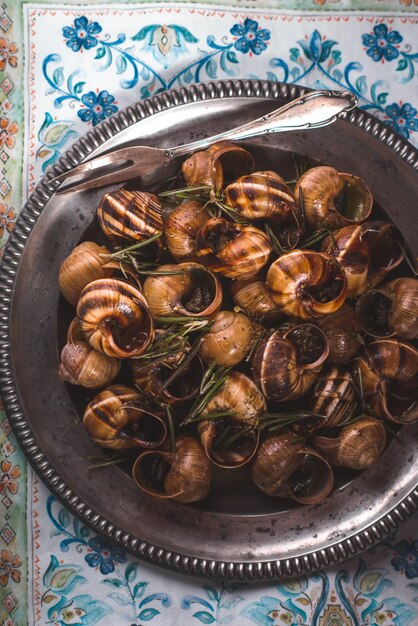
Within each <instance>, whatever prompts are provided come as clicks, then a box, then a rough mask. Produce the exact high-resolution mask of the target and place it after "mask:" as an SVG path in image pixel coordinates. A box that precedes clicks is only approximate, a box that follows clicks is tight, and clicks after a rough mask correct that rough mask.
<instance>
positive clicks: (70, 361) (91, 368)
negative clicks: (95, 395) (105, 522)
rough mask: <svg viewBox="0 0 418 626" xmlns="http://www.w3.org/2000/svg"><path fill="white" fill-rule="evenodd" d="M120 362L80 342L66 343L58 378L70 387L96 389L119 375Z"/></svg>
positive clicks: (62, 352)
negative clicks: (70, 385)
mask: <svg viewBox="0 0 418 626" xmlns="http://www.w3.org/2000/svg"><path fill="white" fill-rule="evenodd" d="M120 366H121V363H120V360H119V359H116V358H114V357H111V356H107V355H106V354H102V353H101V352H97V350H93V348H92V347H91V346H89V344H88V343H86V342H85V341H82V340H77V341H74V342H69V343H66V344H65V346H64V347H63V349H62V351H61V362H60V365H59V368H58V376H59V377H60V379H61V380H63V381H65V382H66V383H71V384H72V385H81V386H82V387H87V388H88V389H98V388H99V387H105V386H106V385H109V384H110V383H111V382H112V380H113V379H114V378H115V377H116V376H117V375H118V374H119V370H120Z"/></svg>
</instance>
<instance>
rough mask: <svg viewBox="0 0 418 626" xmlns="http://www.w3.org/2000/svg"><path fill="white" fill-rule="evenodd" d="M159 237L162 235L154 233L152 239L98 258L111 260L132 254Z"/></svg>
mask: <svg viewBox="0 0 418 626" xmlns="http://www.w3.org/2000/svg"><path fill="white" fill-rule="evenodd" d="M161 236H162V233H156V234H155V235H152V237H148V239H143V240H142V241H137V242H136V243H134V244H132V245H131V246H127V247H126V248H119V249H118V250H116V252H112V253H111V254H101V255H100V256H105V257H111V258H112V259H117V258H119V257H120V256H123V255H125V254H129V253H131V252H134V251H135V250H139V249H140V248H143V247H144V246H148V244H150V243H152V242H153V241H156V240H157V239H159V238H160V237H161Z"/></svg>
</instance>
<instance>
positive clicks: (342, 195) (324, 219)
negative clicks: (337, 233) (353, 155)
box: [295, 165, 373, 229]
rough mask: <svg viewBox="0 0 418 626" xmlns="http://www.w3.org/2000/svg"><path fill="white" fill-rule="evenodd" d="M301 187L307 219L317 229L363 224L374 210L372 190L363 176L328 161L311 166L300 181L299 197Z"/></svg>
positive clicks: (298, 185) (298, 186) (297, 184)
mask: <svg viewBox="0 0 418 626" xmlns="http://www.w3.org/2000/svg"><path fill="white" fill-rule="evenodd" d="M300 190H302V194H303V206H304V209H305V217H306V221H307V223H308V225H309V226H310V227H311V228H313V229H316V228H318V227H324V226H328V227H330V228H338V227H341V226H347V225H348V224H353V223H354V224H359V223H360V222H364V221H365V220H367V218H368V217H369V215H370V213H371V210H372V205H373V197H372V194H371V192H370V189H369V188H368V187H367V186H366V184H365V183H364V181H363V180H362V179H361V178H358V176H353V175H352V174H344V173H342V172H338V171H337V170H336V169H334V168H333V167H328V166H326V165H320V166H319V167H312V168H310V169H309V170H307V171H306V172H305V173H304V174H303V175H302V176H301V177H300V178H299V180H298V182H297V183H296V187H295V198H298V197H299V193H300Z"/></svg>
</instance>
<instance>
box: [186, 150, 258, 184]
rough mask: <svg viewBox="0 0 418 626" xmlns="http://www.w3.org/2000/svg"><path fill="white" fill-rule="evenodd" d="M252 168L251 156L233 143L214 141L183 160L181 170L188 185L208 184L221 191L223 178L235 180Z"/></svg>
mask: <svg viewBox="0 0 418 626" xmlns="http://www.w3.org/2000/svg"><path fill="white" fill-rule="evenodd" d="M253 168H254V160H253V157H252V156H251V154H250V153H249V152H247V150H245V148H242V147H241V146H238V145H237V144H234V143H231V144H230V143H216V144H214V145H213V146H210V148H208V149H207V150H202V151H200V152H195V153H194V154H192V156H191V157H189V158H188V159H187V160H186V161H184V163H183V165H182V168H181V169H182V172H183V176H184V179H185V180H186V183H187V185H188V186H189V187H194V186H200V185H208V186H209V187H211V188H212V189H213V190H214V191H221V190H222V188H223V186H224V183H225V180H235V178H238V176H242V175H243V174H248V172H251V171H252V169H253Z"/></svg>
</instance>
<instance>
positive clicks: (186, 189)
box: [158, 185, 212, 198]
mask: <svg viewBox="0 0 418 626" xmlns="http://www.w3.org/2000/svg"><path fill="white" fill-rule="evenodd" d="M211 190H212V187H210V185H197V186H195V187H181V188H180V189H168V190H167V191H162V192H161V193H159V194H158V197H159V198H170V197H172V196H178V195H183V194H186V195H187V197H188V196H189V195H190V194H192V195H193V194H194V193H196V191H206V192H210V191H211Z"/></svg>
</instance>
